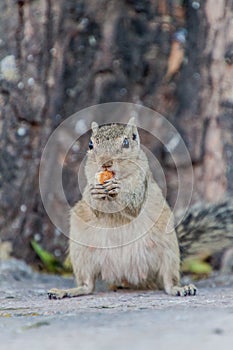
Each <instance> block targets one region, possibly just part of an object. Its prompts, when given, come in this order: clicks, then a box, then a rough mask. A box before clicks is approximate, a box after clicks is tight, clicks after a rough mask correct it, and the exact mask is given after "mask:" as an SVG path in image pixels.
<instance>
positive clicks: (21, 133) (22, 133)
mask: <svg viewBox="0 0 233 350" xmlns="http://www.w3.org/2000/svg"><path fill="white" fill-rule="evenodd" d="M26 134H27V129H26V128H25V127H23V126H20V127H19V128H18V130H17V135H18V136H21V137H23V136H25V135H26Z"/></svg>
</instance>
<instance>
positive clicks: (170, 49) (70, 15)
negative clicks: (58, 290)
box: [0, 0, 233, 262]
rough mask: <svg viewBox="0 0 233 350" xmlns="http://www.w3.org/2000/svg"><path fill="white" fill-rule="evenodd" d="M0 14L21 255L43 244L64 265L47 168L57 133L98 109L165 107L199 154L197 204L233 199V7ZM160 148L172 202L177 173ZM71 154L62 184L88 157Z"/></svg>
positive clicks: (4, 6)
mask: <svg viewBox="0 0 233 350" xmlns="http://www.w3.org/2000/svg"><path fill="white" fill-rule="evenodd" d="M0 10H1V12H0V21H1V24H0V38H2V39H1V40H0V59H1V81H0V83H1V90H0V105H1V117H0V132H1V139H0V146H1V148H0V172H1V175H0V190H1V193H0V230H1V231H0V232H1V238H2V240H10V241H12V242H13V246H14V255H15V256H17V257H22V258H25V259H26V260H27V261H28V262H33V261H34V260H35V253H34V252H33V250H32V248H31V245H30V242H31V240H32V239H35V240H37V241H38V242H40V244H41V245H42V246H43V247H44V248H46V249H48V250H50V251H51V252H52V253H53V254H55V255H56V256H58V257H60V258H61V259H62V258H63V256H64V254H65V251H66V247H67V239H66V238H65V236H63V235H61V234H60V232H59V230H57V229H56V228H55V227H54V226H53V225H52V223H51V222H50V220H49V219H48V217H47V215H46V213H45V211H44V209H43V206H42V203H41V199H40V193H39V187H38V170H39V162H40V157H41V154H42V150H43V147H44V145H45V144H46V141H47V139H48V137H49V135H50V134H51V132H52V131H53V130H54V128H55V127H56V126H57V125H58V124H59V123H60V122H61V121H62V120H64V119H65V118H67V117H68V116H69V115H71V114H73V113H74V112H76V111H79V110H80V109H82V108H84V107H88V106H90V105H93V104H98V103H103V102H113V101H123V102H133V103H139V104H140V103H142V104H144V105H145V106H147V107H150V108H152V109H155V110H156V111H158V112H160V113H161V114H163V115H164V116H165V117H167V118H168V119H169V120H170V121H171V122H172V123H173V124H174V126H175V127H176V128H177V129H178V130H179V132H180V133H181V136H182V137H183V138H184V140H185V142H186V145H187V147H188V149H189V151H190V154H191V158H192V162H193V167H194V176H195V187H194V189H195V190H194V195H193V202H195V201H200V200H205V201H215V200H217V199H220V198H222V197H223V196H224V195H225V194H226V192H228V193H230V194H231V193H232V191H233V185H232V183H231V181H230V179H231V178H232V171H233V170H232V166H231V164H232V154H233V153H232V144H233V142H232V141H233V139H232V130H233V124H232V107H233V90H232V81H233V22H232V15H233V5H232V3H231V2H230V1H227V0H225V1H224V0H219V1H217V2H216V1H215V2H214V0H206V1H205V2H204V3H203V2H200V3H199V2H198V1H188V0H187V1H185V2H183V1H179V0H173V1H169V0H120V1H116V0H115V1H114V0H112V1H111V0H110V1H109V0H100V1H99V0H82V1H78V2H77V1H74V0H69V1H67V0H59V1H56V0H39V1H33V0H17V1H15V0H5V1H4V2H1V4H0ZM148 123H149V121H148ZM154 126H155V125H154ZM87 127H88V126H87ZM150 127H153V125H150ZM144 141H145V144H146V145H149V139H148V138H147V137H146V136H145V137H144ZM83 142H84V143H83V146H82V150H84V149H85V147H86V145H87V140H86V139H85V138H84V140H83ZM157 146H158V145H156V147H155V146H154V147H152V148H153V149H154V150H155V153H156V156H157V157H158V158H159V160H160V162H161V164H162V166H163V168H164V171H165V173H166V177H167V180H168V184H169V186H168V189H169V191H168V200H169V202H170V203H171V204H173V203H174V198H175V197H176V193H177V179H176V170H175V169H174V168H173V165H172V164H171V162H170V159H169V157H168V156H167V154H166V152H165V150H164V149H163V147H162V146H160V149H159V150H158V147H159V146H158V147H157ZM60 147H61V151H60V153H61V155H62V154H63V152H64V150H63V146H62V144H61V145H60ZM72 159H73V163H72V162H71V163H72V164H73V165H72V164H71V163H69V167H68V165H67V167H66V166H65V168H64V179H66V177H67V178H69V179H71V178H72V176H73V177H75V176H74V172H75V168H76V165H77V164H74V163H75V162H78V161H80V158H79V157H78V155H76V158H75V162H74V158H72ZM177 159H178V163H179V162H180V164H182V166H183V172H184V174H186V178H185V180H184V181H185V183H184V188H185V186H188V185H189V181H190V178H189V175H188V174H189V173H190V169H189V168H188V166H189V165H188V164H183V162H182V154H179V152H178V151H177ZM56 161H59V160H58V159H57V160H56ZM51 174H52V170H51ZM51 176H52V175H51ZM74 186H75V180H72V181H70V182H69V184H67V185H66V186H65V187H66V192H67V198H68V199H69V201H70V203H72V204H73V203H74V201H75V200H77V199H78V196H77V195H75V194H74V191H73V187H74ZM183 196H184V197H185V192H184V193H183ZM184 201H185V198H184ZM57 208H58V212H59V213H60V206H59V203H58V204H57ZM61 215H62V213H61Z"/></svg>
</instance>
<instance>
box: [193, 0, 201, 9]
mask: <svg viewBox="0 0 233 350" xmlns="http://www.w3.org/2000/svg"><path fill="white" fill-rule="evenodd" d="M192 8H193V9H194V10H199V8H200V3H199V2H198V1H193V2H192Z"/></svg>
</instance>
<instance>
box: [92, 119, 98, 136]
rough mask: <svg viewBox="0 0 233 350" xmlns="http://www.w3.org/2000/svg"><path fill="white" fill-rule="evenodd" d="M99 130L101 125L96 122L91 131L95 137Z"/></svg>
mask: <svg viewBox="0 0 233 350" xmlns="http://www.w3.org/2000/svg"><path fill="white" fill-rule="evenodd" d="M98 128H99V125H98V124H97V123H96V122H92V123H91V129H92V133H93V135H95V134H96V133H97V131H98Z"/></svg>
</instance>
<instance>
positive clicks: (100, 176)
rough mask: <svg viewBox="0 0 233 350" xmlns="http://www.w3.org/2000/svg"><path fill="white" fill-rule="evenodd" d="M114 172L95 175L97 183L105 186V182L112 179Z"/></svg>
mask: <svg viewBox="0 0 233 350" xmlns="http://www.w3.org/2000/svg"><path fill="white" fill-rule="evenodd" d="M113 176H114V172H113V171H110V170H105V171H100V172H99V173H97V174H96V175H95V178H96V181H97V182H98V183H99V184H101V185H103V184H104V182H105V181H107V180H110V179H112V178H113Z"/></svg>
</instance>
